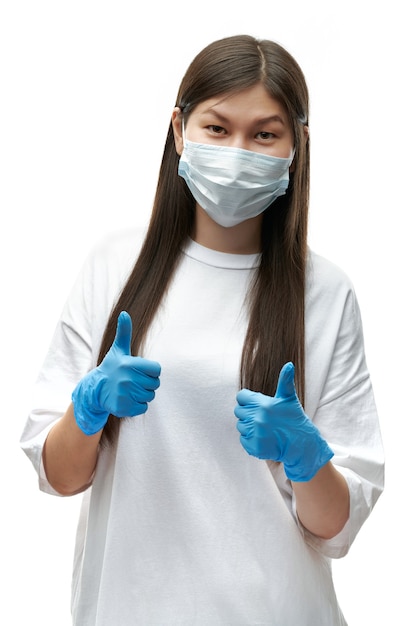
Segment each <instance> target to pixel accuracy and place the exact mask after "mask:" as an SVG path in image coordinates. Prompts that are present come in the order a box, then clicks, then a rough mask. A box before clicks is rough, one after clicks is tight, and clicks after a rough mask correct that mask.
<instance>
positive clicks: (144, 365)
mask: <svg viewBox="0 0 417 626" xmlns="http://www.w3.org/2000/svg"><path fill="white" fill-rule="evenodd" d="M129 364H130V367H131V368H132V369H133V370H134V371H135V372H139V373H141V374H146V375H147V376H149V377H151V378H158V376H160V375H161V366H160V364H159V363H158V362H157V361H150V360H149V359H143V358H142V357H141V356H132V357H131V358H130V359H129Z"/></svg>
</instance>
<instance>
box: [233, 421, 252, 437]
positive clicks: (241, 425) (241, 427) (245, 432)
mask: <svg viewBox="0 0 417 626" xmlns="http://www.w3.org/2000/svg"><path fill="white" fill-rule="evenodd" d="M236 428H237V429H238V431H239V432H240V434H241V435H242V437H244V438H245V439H246V438H247V437H251V436H252V435H253V430H254V428H253V424H252V422H249V421H247V422H244V421H242V420H238V421H237V422H236Z"/></svg>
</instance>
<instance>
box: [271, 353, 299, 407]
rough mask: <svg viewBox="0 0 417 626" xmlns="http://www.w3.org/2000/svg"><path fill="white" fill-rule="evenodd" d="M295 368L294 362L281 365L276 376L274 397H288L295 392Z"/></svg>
mask: <svg viewBox="0 0 417 626" xmlns="http://www.w3.org/2000/svg"><path fill="white" fill-rule="evenodd" d="M294 374H295V368H294V364H293V363H291V361H290V362H288V363H285V365H283V367H282V369H281V372H280V374H279V378H278V385H277V390H276V392H275V397H276V398H282V399H285V398H290V397H291V396H294V395H295V394H296V392H295V384H294Z"/></svg>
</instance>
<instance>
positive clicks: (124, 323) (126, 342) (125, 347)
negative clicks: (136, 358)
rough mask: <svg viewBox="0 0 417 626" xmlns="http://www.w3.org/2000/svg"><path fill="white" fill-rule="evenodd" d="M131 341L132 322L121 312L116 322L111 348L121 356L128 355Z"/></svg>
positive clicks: (127, 314) (126, 314) (128, 316)
mask: <svg viewBox="0 0 417 626" xmlns="http://www.w3.org/2000/svg"><path fill="white" fill-rule="evenodd" d="M131 341H132V320H131V317H130V315H129V313H127V312H126V311H122V312H121V313H120V315H119V317H118V320H117V328H116V336H115V338H114V341H113V346H112V347H114V348H115V349H116V350H118V351H120V352H121V353H122V354H130V344H131Z"/></svg>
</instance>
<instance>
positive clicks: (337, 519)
mask: <svg viewBox="0 0 417 626" xmlns="http://www.w3.org/2000/svg"><path fill="white" fill-rule="evenodd" d="M292 487H293V490H294V494H295V499H296V508H297V515H298V519H299V520H300V522H301V523H302V525H303V526H304V527H305V528H306V529H307V530H308V531H310V532H311V533H312V534H314V535H316V536H318V537H321V538H322V539H331V538H332V537H335V536H336V535H337V534H338V533H339V532H340V531H341V530H342V529H343V527H344V525H345V524H346V522H347V521H348V519H349V504H350V502H349V488H348V485H347V482H346V480H345V478H344V477H343V476H342V474H340V473H339V472H338V471H337V469H336V468H335V467H334V465H333V464H332V463H331V461H330V462H328V463H326V465H324V466H323V467H322V468H321V469H320V470H319V471H318V472H317V474H316V475H315V476H314V477H313V478H312V479H311V480H309V481H308V482H292Z"/></svg>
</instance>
